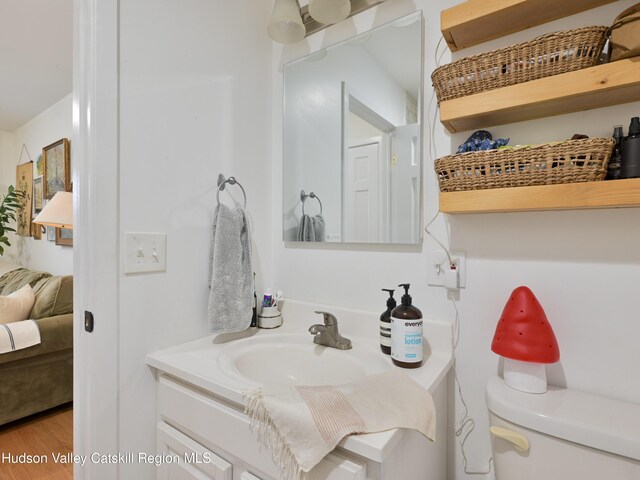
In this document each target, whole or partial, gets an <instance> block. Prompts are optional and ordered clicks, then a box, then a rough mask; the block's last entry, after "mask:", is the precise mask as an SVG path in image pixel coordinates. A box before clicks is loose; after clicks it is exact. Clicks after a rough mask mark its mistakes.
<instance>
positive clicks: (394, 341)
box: [391, 283, 422, 368]
mask: <svg viewBox="0 0 640 480" xmlns="http://www.w3.org/2000/svg"><path fill="white" fill-rule="evenodd" d="M398 286H399V287H404V295H403V296H402V303H401V304H400V305H398V306H397V307H396V308H394V309H393V311H392V312H391V360H392V361H393V363H394V365H397V366H398V367H402V368H418V367H419V366H421V365H422V312H421V311H420V310H418V309H417V308H416V307H414V306H413V305H412V304H411V296H410V295H409V286H410V285H409V284H408V283H402V284H400V285H398Z"/></svg>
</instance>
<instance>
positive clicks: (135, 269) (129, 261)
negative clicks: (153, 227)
mask: <svg viewBox="0 0 640 480" xmlns="http://www.w3.org/2000/svg"><path fill="white" fill-rule="evenodd" d="M124 236H125V261H124V273H126V274H129V273H146V272H164V271H165V270H166V269H167V235H166V234H165V233H132V232H127V233H125V234H124Z"/></svg>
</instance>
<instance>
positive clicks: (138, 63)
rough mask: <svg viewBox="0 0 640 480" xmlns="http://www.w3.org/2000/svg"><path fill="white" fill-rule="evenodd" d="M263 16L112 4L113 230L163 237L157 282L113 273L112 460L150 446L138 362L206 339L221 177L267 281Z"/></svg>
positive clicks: (142, 469)
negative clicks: (116, 154)
mask: <svg viewBox="0 0 640 480" xmlns="http://www.w3.org/2000/svg"><path fill="white" fill-rule="evenodd" d="M270 8H271V5H270V4H269V2H263V1H261V0H251V1H249V0H245V1H239V2H228V1H223V0H187V1H181V2H176V1H174V0H160V1H158V0H142V1H137V2H120V12H119V15H120V37H119V42H120V64H119V67H120V89H121V90H120V175H119V189H120V191H119V210H120V223H119V228H120V232H121V233H122V234H124V232H132V231H133V232H135V231H138V232H165V233H166V234H167V270H166V272H165V273H158V274H146V275H144V274H143V275H130V276H125V275H123V274H121V276H120V281H119V292H120V304H119V318H120V328H119V331H120V338H119V356H118V358H119V372H120V373H119V377H120V389H119V398H120V402H119V412H120V421H119V447H120V451H131V452H154V451H155V448H156V446H155V426H156V417H155V384H154V376H153V371H152V369H151V368H149V367H147V366H146V364H145V356H146V354H148V353H150V352H153V351H156V350H159V349H162V348H166V347H168V346H170V345H175V344H178V343H181V342H185V341H188V340H191V339H194V338H197V337H201V336H204V335H206V334H207V333H208V330H207V328H208V327H207V301H208V294H209V290H208V273H207V268H208V255H209V253H208V252H209V237H210V228H211V227H210V225H211V219H212V215H213V211H214V208H215V206H216V179H217V176H218V174H219V173H224V174H225V175H226V176H227V177H228V176H232V175H233V176H236V177H237V179H238V181H240V182H241V183H242V185H243V186H244V188H245V190H246V192H247V209H248V211H249V214H250V216H251V219H252V223H253V229H252V234H253V261H254V269H255V270H256V272H257V277H258V284H259V285H258V288H259V289H261V288H262V287H263V286H268V285H269V284H271V283H272V282H271V278H272V274H273V264H272V260H271V252H272V247H271V236H272V230H273V228H272V225H271V218H272V217H274V218H275V217H277V218H279V216H280V215H279V213H274V210H273V209H272V201H271V191H272V187H271V185H270V179H271V158H270V141H271V140H270V139H271V135H272V132H271V126H270V115H269V112H270V108H271V81H272V78H271V72H270V61H271V42H270V40H269V39H268V37H267V35H266V25H267V21H268V17H269V14H270ZM229 190H230V191H231V192H232V193H233V194H234V195H236V196H238V195H237V194H238V192H239V189H238V188H237V187H233V186H231V187H229ZM225 192H226V191H225ZM226 196H227V194H226V193H224V192H223V194H221V195H220V197H221V199H225V197H226ZM239 198H241V194H240V195H239ZM225 202H226V203H229V202H228V200H225ZM279 209H280V207H277V208H276V210H277V211H278V212H279ZM121 237H122V235H121ZM121 245H123V244H121ZM121 250H122V249H121ZM123 255H124V252H122V251H121V259H122V256H123ZM119 469H120V478H123V479H128V478H136V479H152V478H155V468H154V466H152V465H139V464H133V465H120V466H119Z"/></svg>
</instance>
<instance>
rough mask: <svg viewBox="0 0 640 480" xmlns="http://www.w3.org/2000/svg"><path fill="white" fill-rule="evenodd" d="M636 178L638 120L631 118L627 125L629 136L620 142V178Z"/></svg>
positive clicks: (639, 147) (639, 167)
mask: <svg viewBox="0 0 640 480" xmlns="http://www.w3.org/2000/svg"><path fill="white" fill-rule="evenodd" d="M638 177H640V118H639V117H633V118H632V119H631V125H629V136H628V137H625V139H624V140H623V141H622V164H621V166H620V178H638Z"/></svg>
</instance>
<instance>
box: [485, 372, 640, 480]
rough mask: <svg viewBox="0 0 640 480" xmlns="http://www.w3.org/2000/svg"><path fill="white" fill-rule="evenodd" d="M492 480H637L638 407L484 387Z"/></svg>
mask: <svg viewBox="0 0 640 480" xmlns="http://www.w3.org/2000/svg"><path fill="white" fill-rule="evenodd" d="M487 406H488V407H489V419H490V425H491V433H492V435H491V442H492V448H493V460H494V465H495V471H496V479H497V480H639V479H640V404H635V403H627V402H620V401H617V400H611V399H608V398H603V397H598V396H595V395H589V394H586V393H582V392H576V391H572V390H567V389H563V388H556V387H549V390H548V391H547V392H546V393H544V394H531V393H524V392H520V391H518V390H514V389H512V388H510V387H508V386H507V385H505V383H504V381H503V380H502V379H501V378H498V377H492V378H490V379H489V382H488V383H487Z"/></svg>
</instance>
